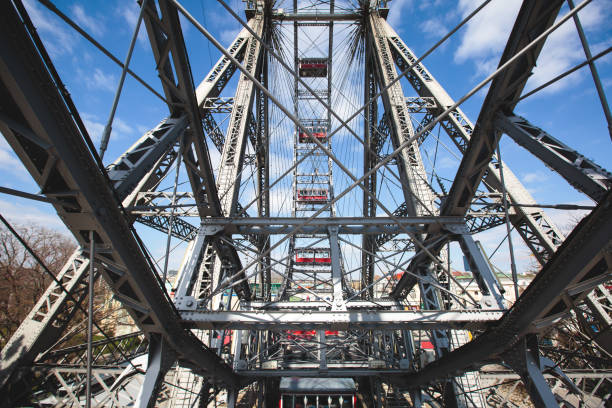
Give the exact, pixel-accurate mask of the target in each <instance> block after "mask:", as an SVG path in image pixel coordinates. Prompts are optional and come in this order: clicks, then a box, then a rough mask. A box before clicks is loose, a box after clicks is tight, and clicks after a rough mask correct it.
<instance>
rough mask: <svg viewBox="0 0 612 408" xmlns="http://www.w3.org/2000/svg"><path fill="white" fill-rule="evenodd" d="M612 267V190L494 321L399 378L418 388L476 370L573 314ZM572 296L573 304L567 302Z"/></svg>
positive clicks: (606, 276) (608, 277) (404, 382)
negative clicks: (526, 337)
mask: <svg viewBox="0 0 612 408" xmlns="http://www.w3.org/2000/svg"><path fill="white" fill-rule="evenodd" d="M611 269H612V194H611V193H610V192H608V194H607V195H606V197H605V198H604V199H602V200H601V201H600V203H599V204H598V206H597V208H596V209H595V210H593V212H592V213H591V214H589V215H588V216H587V217H585V218H584V219H583V220H582V221H581V222H580V223H579V224H578V225H577V226H576V228H574V230H573V231H572V233H571V234H570V235H569V236H568V237H567V239H566V240H565V241H564V242H563V244H562V245H561V247H560V248H559V249H558V250H557V252H556V253H555V254H554V255H553V257H552V258H551V259H550V260H549V261H548V262H547V263H546V265H544V267H543V268H542V270H541V271H540V273H538V275H537V276H536V277H535V279H534V280H533V281H532V282H531V284H530V285H529V286H528V287H527V289H526V290H525V292H523V294H522V295H521V296H520V297H519V299H518V300H517V301H516V302H515V303H514V306H513V307H512V309H511V310H509V311H508V312H507V313H506V314H505V315H504V316H503V317H502V318H501V319H500V320H499V322H498V323H497V324H496V325H495V327H494V328H490V329H488V330H486V331H485V332H484V333H482V334H481V335H480V336H478V337H476V338H475V339H474V340H472V341H471V342H469V343H467V344H466V345H464V346H462V347H460V348H458V349H456V350H454V351H452V352H451V353H450V354H448V355H446V356H444V357H442V358H441V359H439V360H437V361H435V362H433V363H431V364H429V365H427V366H425V368H424V369H422V370H420V371H417V372H416V373H414V374H410V375H408V376H405V377H403V378H397V381H398V382H400V383H402V384H405V385H406V386H408V385H410V386H419V385H425V384H428V383H431V382H433V381H436V379H438V378H442V377H444V376H446V375H449V374H451V373H453V374H454V373H456V372H461V371H464V370H472V369H474V368H475V367H477V366H479V365H481V364H483V362H484V361H486V360H490V359H491V358H495V357H496V356H499V355H500V354H502V353H503V352H504V351H505V350H506V349H507V348H508V347H509V346H511V345H512V344H514V343H515V342H516V340H517V339H519V338H521V337H522V336H524V335H526V334H528V333H534V332H538V331H539V330H542V329H545V328H546V327H548V326H549V325H550V324H552V323H554V322H556V321H558V320H559V319H562V318H563V317H565V316H567V314H568V313H569V308H570V307H571V306H568V305H567V303H570V304H571V303H573V302H571V301H577V300H579V299H580V298H581V297H584V296H586V294H587V293H588V291H589V288H592V287H593V286H592V285H593V284H594V283H595V282H601V279H604V278H607V279H610V271H611ZM568 297H569V300H571V301H570V302H567V303H566V299H567V298H568Z"/></svg>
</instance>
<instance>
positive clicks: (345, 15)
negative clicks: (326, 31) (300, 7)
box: [272, 9, 363, 24]
mask: <svg viewBox="0 0 612 408" xmlns="http://www.w3.org/2000/svg"><path fill="white" fill-rule="evenodd" d="M361 18H363V15H362V14H361V13H360V12H359V10H354V11H334V12H332V13H330V12H327V11H326V12H319V11H317V12H304V11H302V12H293V13H286V12H284V11H281V9H277V10H274V11H273V12H272V20H278V21H323V22H325V24H327V23H328V22H330V21H355V20H360V19H361Z"/></svg>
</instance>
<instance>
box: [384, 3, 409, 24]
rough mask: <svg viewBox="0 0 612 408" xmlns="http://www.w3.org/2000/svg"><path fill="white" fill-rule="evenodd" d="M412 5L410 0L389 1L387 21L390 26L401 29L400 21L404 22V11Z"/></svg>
mask: <svg viewBox="0 0 612 408" xmlns="http://www.w3.org/2000/svg"><path fill="white" fill-rule="evenodd" d="M410 7H412V0H394V1H392V2H391V3H389V17H388V18H387V21H388V22H389V24H390V25H391V27H394V28H396V29H397V30H398V31H401V30H402V25H403V24H402V23H404V22H405V18H406V13H405V10H406V9H408V8H410Z"/></svg>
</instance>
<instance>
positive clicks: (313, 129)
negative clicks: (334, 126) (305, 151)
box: [298, 126, 327, 143]
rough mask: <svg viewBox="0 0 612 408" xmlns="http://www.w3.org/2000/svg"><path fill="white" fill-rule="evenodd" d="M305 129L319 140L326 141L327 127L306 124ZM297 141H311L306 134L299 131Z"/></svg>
mask: <svg viewBox="0 0 612 408" xmlns="http://www.w3.org/2000/svg"><path fill="white" fill-rule="evenodd" d="M306 129H307V130H308V131H309V132H310V133H311V134H312V136H313V137H315V138H316V139H317V140H318V141H319V142H326V141H327V129H326V128H324V127H323V126H307V127H306ZM298 141H299V142H300V143H313V142H312V140H311V139H310V138H309V137H308V134H306V133H304V132H300V133H299V134H298Z"/></svg>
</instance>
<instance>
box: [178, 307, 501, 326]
mask: <svg viewBox="0 0 612 408" xmlns="http://www.w3.org/2000/svg"><path fill="white" fill-rule="evenodd" d="M179 313H180V314H181V318H182V319H183V321H184V322H186V323H188V324H190V325H192V326H194V327H197V328H199V329H209V330H219V329H232V330H269V329H275V330H285V329H287V330H289V329H296V328H299V329H300V330H314V329H327V330H354V329H360V330H363V329H372V330H374V329H378V330H396V329H397V330H399V329H410V330H431V329H451V328H452V329H467V330H478V329H483V328H485V327H487V325H488V324H490V323H493V322H495V321H497V320H498V319H499V318H500V317H501V316H502V314H503V312H501V311H481V310H473V311H469V310H461V311H450V310H379V309H375V312H373V313H371V311H368V310H354V309H353V310H347V311H341V310H310V311H308V313H304V311H301V310H291V309H288V310H266V311H265V312H262V311H260V310H253V311H249V310H231V311H189V310H184V309H181V310H179Z"/></svg>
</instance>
